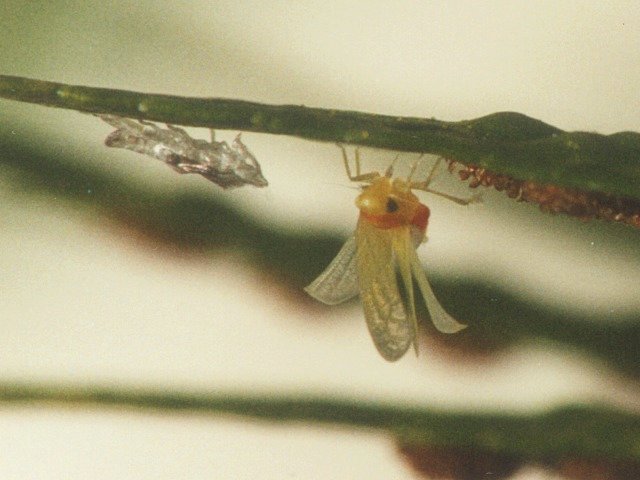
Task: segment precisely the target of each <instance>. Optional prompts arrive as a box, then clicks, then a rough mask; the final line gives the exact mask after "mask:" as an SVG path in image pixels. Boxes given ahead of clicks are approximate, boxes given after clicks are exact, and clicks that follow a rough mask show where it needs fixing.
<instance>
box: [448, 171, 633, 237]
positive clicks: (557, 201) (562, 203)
mask: <svg viewBox="0 0 640 480" xmlns="http://www.w3.org/2000/svg"><path fill="white" fill-rule="evenodd" d="M449 171H450V172H452V173H454V172H456V173H457V174H458V176H459V177H460V179H462V180H463V181H467V180H469V187H470V188H477V187H478V186H483V187H494V188H495V189H496V190H498V191H499V192H505V193H506V194H507V195H508V196H509V198H514V199H516V200H518V201H521V202H531V203H537V204H538V205H540V209H541V210H542V211H543V212H549V213H565V214H567V215H571V216H573V217H578V218H580V219H582V220H591V219H602V220H609V221H611V222H620V223H624V224H627V225H631V226H633V227H636V228H640V201H638V200H635V199H633V198H629V197H623V196H616V195H612V194H608V193H603V192H589V191H584V190H578V189H574V188H567V187H559V186H557V185H551V184H540V183H536V182H532V181H527V180H518V179H515V178H513V177H510V176H508V175H502V174H499V173H494V172H491V171H489V170H486V169H484V168H481V167H478V166H477V165H463V164H461V163H458V162H456V161H453V160H449Z"/></svg>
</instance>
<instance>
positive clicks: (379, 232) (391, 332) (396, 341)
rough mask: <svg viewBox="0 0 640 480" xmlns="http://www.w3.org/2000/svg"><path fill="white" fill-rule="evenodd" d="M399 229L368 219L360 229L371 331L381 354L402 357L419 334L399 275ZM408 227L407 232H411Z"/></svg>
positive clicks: (361, 271)
mask: <svg viewBox="0 0 640 480" xmlns="http://www.w3.org/2000/svg"><path fill="white" fill-rule="evenodd" d="M394 230H396V229H380V228H377V227H374V226H373V225H371V224H369V222H367V221H366V220H362V219H360V220H359V221H358V229H357V231H356V244H357V250H358V255H357V267H358V283H359V286H360V299H361V300H362V306H363V308H364V315H365V318H366V320H367V326H368V327H369V333H370V334H371V337H372V338H373V342H374V343H375V345H376V348H377V349H378V351H379V352H380V354H381V355H382V356H383V357H384V358H385V359H386V360H389V361H394V360H398V359H399V358H400V357H402V355H404V354H405V352H406V351H407V350H408V348H409V347H410V346H411V344H412V343H413V342H414V339H415V336H416V328H415V321H414V320H411V319H409V318H408V317H407V313H406V310H405V308H404V305H403V302H402V298H401V296H400V292H399V291H398V284H397V279H396V267H395V261H394V260H395V259H394V253H393V235H394V232H393V231H394ZM408 232H409V231H408V229H407V235H409V233H408Z"/></svg>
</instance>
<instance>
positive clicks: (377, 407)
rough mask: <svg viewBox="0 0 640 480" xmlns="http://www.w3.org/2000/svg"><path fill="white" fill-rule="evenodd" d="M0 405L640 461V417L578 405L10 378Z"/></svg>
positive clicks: (531, 456) (1, 387)
mask: <svg viewBox="0 0 640 480" xmlns="http://www.w3.org/2000/svg"><path fill="white" fill-rule="evenodd" d="M0 402H3V403H6V404H9V403H19V404H42V403H46V404H51V403H54V404H58V405H62V406H65V405H69V406H100V407H122V408H135V409H140V410H143V411H145V410H146V411H158V410H160V411H165V412H171V411H190V412H196V413H203V414H233V415H241V416H244V417H249V418H256V419H263V420H268V421H273V422H292V421H293V422H302V423H308V424H315V423H321V424H322V423H324V424H335V425H345V426H350V427H361V428H362V427H364V428H373V429H377V430H382V431H385V432H388V433H390V434H392V435H394V436H396V437H398V438H399V439H400V440H401V441H402V442H411V443H412V444H414V445H416V444H420V445H431V446H455V447H466V448H472V449H476V448H477V449H481V450H490V451H492V452H498V453H505V454H511V455H517V456H519V457H522V458H524V459H526V460H529V461H540V460H549V459H554V458H557V457H559V456H568V455H571V456H576V457H607V458H609V459H621V460H626V461H638V460H640V416H638V415H634V414H631V413H624V412H621V411H617V410H614V409H610V408H605V407H587V406H575V407H567V408H562V409H558V410H553V411H550V412H547V413H541V414H521V415H515V414H510V415H509V414H504V413H500V414H498V413H496V414H486V413H483V414H480V413H456V412H444V411H438V410H431V409H427V408H407V407H402V406H398V405H392V404H382V403H367V402H362V401H352V400H340V399H335V398H329V397H324V398H323V397H309V396H299V395H298V396H281V395H280V396H277V395H259V396H258V395H246V394H232V393H217V394H189V393H167V392H162V391H155V390H148V391H144V390H142V389H140V388H136V389H106V388H97V387H71V386H68V387H62V386H32V385H20V384H6V383H5V384H0Z"/></svg>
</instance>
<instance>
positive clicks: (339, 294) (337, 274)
mask: <svg viewBox="0 0 640 480" xmlns="http://www.w3.org/2000/svg"><path fill="white" fill-rule="evenodd" d="M305 291H306V292H307V293H308V294H309V295H311V296H312V297H313V298H315V299H316V300H320V301H321V302H322V303H326V304H327V305H336V304H338V303H342V302H344V301H346V300H349V299H350V298H353V297H355V296H356V295H358V273H357V271H356V239H355V237H351V238H350V239H349V240H347V242H346V243H345V244H344V246H343V247H342V248H341V249H340V251H339V252H338V255H336V258H334V259H333V261H332V262H331V263H330V264H329V266H328V267H327V268H326V269H325V270H324V272H322V273H321V274H320V275H319V276H318V278H316V279H315V280H314V281H313V282H312V283H311V284H310V285H309V286H307V287H305Z"/></svg>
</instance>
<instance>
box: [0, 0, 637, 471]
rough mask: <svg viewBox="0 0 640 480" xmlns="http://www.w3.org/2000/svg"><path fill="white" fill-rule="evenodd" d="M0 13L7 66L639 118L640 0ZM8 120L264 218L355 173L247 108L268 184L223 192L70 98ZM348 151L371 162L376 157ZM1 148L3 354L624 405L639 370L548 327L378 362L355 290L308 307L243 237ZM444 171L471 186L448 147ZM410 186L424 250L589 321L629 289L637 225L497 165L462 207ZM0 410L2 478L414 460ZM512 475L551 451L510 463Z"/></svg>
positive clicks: (407, 105)
mask: <svg viewBox="0 0 640 480" xmlns="http://www.w3.org/2000/svg"><path fill="white" fill-rule="evenodd" d="M0 32H2V35H1V37H0V73H4V74H10V75H22V76H28V77H34V78H40V79H46V80H52V81H61V82H66V83H72V84H81V85H89V86H101V87H110V88H120V89H131V90H138V91H145V92H154V93H169V94H177V95H188V96H211V97H213V96H215V97H229V98H238V99H245V100H253V101H259V102H265V103H275V104H278V103H289V104H304V105H308V106H317V107H326V108H337V109H347V110H361V111H367V112H376V113H385V114H392V115H403V116H417V117H435V118H438V119H442V120H463V119H470V118H476V117H480V116H483V115H486V114H489V113H493V112H497V111H506V110H511V111H517V112H521V113H524V114H527V115H529V116H532V117H535V118H538V119H541V120H543V121H545V122H547V123H550V124H552V125H555V126H557V127H560V128H562V129H565V130H589V131H598V132H601V133H613V132H617V131H621V130H635V131H640V109H639V108H638V97H639V95H638V85H640V48H639V47H640V44H639V43H638V39H639V38H640V5H638V3H637V2H632V1H630V2H624V1H618V2H581V1H575V2H570V1H560V2H558V1H553V2H551V1H549V2H544V1H539V2H538V1H536V2H526V3H525V2H511V1H502V2H499V1H495V2H475V1H458V2H419V1H416V2H379V1H368V2H345V1H338V2H331V1H326V0H325V1H322V2H319V1H318V2H315V1H296V2H284V1H280V2H277V1H275V2H274V1H269V2H267V1H245V2H231V1H216V2H213V1H193V2H167V1H148V0H147V1H137V2H124V1H79V0H77V1H50V2H24V1H17V0H4V2H2V5H0ZM0 129H2V130H4V131H5V132H6V131H11V132H12V133H14V132H15V135H16V136H17V137H21V136H23V135H25V134H27V133H28V134H29V135H32V132H34V131H36V132H38V134H37V136H36V137H35V138H28V139H25V141H28V142H31V143H37V144H41V145H43V146H45V147H46V148H49V149H51V151H52V152H55V153H56V154H64V155H69V156H73V157H75V158H76V159H77V162H78V163H79V164H83V165H86V164H89V165H94V166H95V168H96V169H102V170H108V171H115V172H116V173H117V174H118V175H121V176H122V178H131V179H135V180H138V181H140V182H143V183H145V184H146V185H147V186H156V187H157V188H158V189H163V190H165V191H176V192H184V191H197V192H204V193H205V194H206V195H211V196H212V197H216V198H224V199H226V200H227V201H228V202H229V203H231V204H232V205H234V206H236V207H239V208H242V209H243V210H244V211H245V212H246V215H247V216H248V217H250V218H256V219H260V221H261V222H263V223H264V224H268V225H272V226H281V227H283V228H285V227H287V228H293V229H297V230H301V231H307V230H309V231H311V230H326V231H329V232H333V233H337V234H340V235H343V236H344V237H345V238H346V237H347V236H348V235H349V234H350V232H351V231H352V230H353V228H354V225H355V221H356V217H357V212H356V210H355V207H354V206H353V198H354V195H355V191H354V190H352V189H351V188H350V187H351V186H350V185H349V182H348V181H347V179H346V176H345V174H344V172H343V167H342V164H341V161H340V157H339V151H338V149H337V148H336V147H335V146H333V145H331V144H318V143H313V142H308V141H303V140H299V139H294V138H287V137H276V136H269V135H259V134H250V133H246V134H244V135H243V139H244V141H245V143H246V144H247V145H248V146H249V148H250V149H251V150H252V151H253V153H254V154H255V155H256V157H258V159H259V160H260V162H261V164H262V168H263V172H264V174H265V176H266V177H267V178H268V180H269V182H270V186H269V187H268V189H265V190H259V189H250V188H246V189H242V190H237V191H231V192H221V191H219V189H217V187H216V186H214V185H213V184H210V183H207V182H206V181H205V180H203V179H202V178H200V177H187V176H182V177H180V176H177V175H175V174H174V173H172V172H171V171H170V170H169V169H168V168H167V167H166V166H164V165H162V164H160V163H159V162H156V161H154V160H151V159H148V158H143V157H141V156H136V155H135V154H133V153H131V152H124V151H112V150H108V149H106V147H104V146H103V139H104V137H105V136H106V134H107V133H109V131H110V127H109V126H107V125H106V124H102V123H101V122H100V121H98V120H97V119H95V118H92V117H89V116H87V115H82V114H79V113H75V112H72V111H63V110H55V109H47V108H43V107H38V106H33V105H26V104H24V105H22V104H18V103H12V102H7V101H0ZM190 132H192V133H193V134H194V135H198V136H201V137H205V138H206V136H207V132H206V131H205V130H197V129H191V130H190ZM235 133H236V132H219V135H218V136H219V137H220V138H225V139H232V138H233V136H234V135H235ZM363 155H364V158H365V159H366V162H367V163H369V164H371V165H374V166H376V167H377V168H381V167H382V166H384V165H385V164H386V162H388V161H389V160H390V158H392V157H393V154H392V153H390V152H381V151H373V150H364V152H363ZM401 158H406V159H407V160H408V159H410V158H413V157H411V156H410V155H407V156H405V157H401ZM612 161H615V160H614V159H612ZM4 170H6V169H0V173H3V171H4ZM6 173H7V174H6V175H4V174H3V175H2V176H0V198H1V200H2V201H1V202H0V212H1V219H0V245H2V248H0V271H1V272H2V273H1V274H0V295H1V300H0V321H1V325H2V332H3V333H2V335H0V377H1V378H0V380H5V381H6V380H17V381H34V382H35V381H59V382H72V383H77V384H84V383H91V384H99V385H105V386H116V385H117V386H143V387H144V386H149V387H160V388H167V389H173V388H181V389H190V390H197V391H226V390H233V391H249V392H262V391H264V392H282V393H286V392H302V393H313V394H318V395H327V396H332V395H340V396H344V397H347V398H356V399H358V398H366V399H373V400H378V399H379V400H387V401H395V402H398V403H405V404H412V405H426V406H433V407H446V408H456V409H469V410H473V409H478V408H483V409H491V410H512V411H530V410H538V409H543V408H546V407H549V406H555V405H561V404H565V403H570V402H575V401H578V400H579V401H600V402H608V403H611V404H614V405H619V406H624V407H625V408H635V409H638V405H640V389H639V388H638V386H637V383H635V384H634V383H631V382H629V381H627V380H625V379H623V378H621V377H620V376H619V375H618V374H617V373H614V372H613V371H611V370H609V369H607V368H606V367H603V365H601V364H599V363H595V362H592V361H590V360H588V359H587V358H586V356H584V355H582V354H578V353H575V352H573V351H567V350H565V349H563V348H561V347H558V346H556V347H550V346H548V345H538V344H531V345H526V346H524V347H523V348H520V349H517V350H509V351H507V352H504V353H503V355H501V356H500V357H499V358H497V359H495V360H492V361H487V362H482V363H479V364H476V363H469V362H467V363H460V362H456V361H454V360H453V359H452V357H451V356H448V355H443V354H442V353H441V352H440V353H438V352H435V353H434V352H429V351H426V350H425V349H423V352H422V356H421V357H420V358H418V359H416V358H415V356H413V355H407V356H406V357H405V358H404V359H403V360H401V361H400V362H399V363H395V364H387V363H386V362H384V361H383V360H382V359H381V358H380V357H379V356H378V354H377V352H376V351H375V348H374V347H373V344H372V342H371V340H370V338H369V335H368V333H367V331H366V327H365V325H364V320H363V318H362V312H361V310H360V309H359V307H358V305H357V304H355V303H354V304H350V305H349V306H347V307H344V308H340V307H336V308H332V309H326V308H320V307H318V308H317V309H316V308H309V305H305V304H303V303H301V302H300V301H291V299H290V298H289V295H288V294H287V295H283V294H282V289H283V288H284V287H281V286H279V285H269V284H266V282H265V279H264V276H262V275H261V274H259V273H258V272H257V271H256V269H255V268H254V267H252V266H251V264H250V262H249V260H248V259H244V258H241V257H240V256H238V255H233V254H227V255H223V256H219V257H215V258H210V257H207V256H204V255H191V254H185V255H180V254H178V255H176V254H175V252H171V251H169V250H167V249H165V248H160V247H155V246H154V245H153V243H149V242H146V241H144V240H140V239H139V238H136V236H135V235H132V234H131V232H130V231H128V230H127V229H125V228H121V227H118V226H117V225H114V224H113V223H109V222H105V221H104V219H103V218H102V217H100V216H96V215H92V214H91V213H90V212H89V211H87V210H82V209H79V208H69V204H68V203H66V202H64V201H62V200H60V201H58V200H57V199H56V198H53V197H51V196H44V195H43V196H33V195H31V194H26V193H24V192H22V191H21V190H20V189H19V188H16V187H15V185H14V184H13V182H12V176H11V173H10V172H8V171H7V172H6ZM438 188H440V189H441V190H447V191H450V192H453V193H456V194H459V195H464V194H466V187H465V186H464V184H462V183H461V182H458V181H457V180H456V179H455V178H454V177H453V176H450V175H449V174H446V173H445V174H443V175H441V177H440V178H439V179H438ZM424 199H425V201H427V202H428V203H429V206H430V207H431V209H432V217H431V218H432V220H431V222H430V226H429V242H428V243H427V245H426V246H424V247H423V248H422V249H421V254H422V257H423V259H424V262H425V265H428V266H429V270H430V271H431V272H434V273H435V274H441V275H444V274H445V273H447V272H449V274H450V275H451V276H455V275H457V274H460V275H464V276H466V277H471V278H478V279H485V280H486V281H487V282H488V283H491V284H492V285H497V286H499V287H501V288H504V289H507V290H508V291H510V292H512V293H513V294H515V295H520V296H527V297H528V298H530V299H531V301H533V302H537V303H539V304H541V305H547V306H548V305H552V306H554V307H558V308H560V309H569V310H571V311H574V312H578V313H580V314H582V315H584V316H585V318H586V319H587V320H588V321H607V322H616V321H621V320H620V319H622V318H625V316H628V315H630V314H633V313H634V312H638V311H640V296H638V294H637V285H638V284H640V268H639V266H640V246H639V243H638V240H639V239H640V232H637V231H634V230H632V229H630V228H628V227H621V226H617V225H609V224H605V223H603V222H591V223H583V222H581V221H579V220H576V219H572V218H568V217H562V216H549V215H545V214H542V213H540V212H539V211H538V210H537V208H535V207H533V206H530V205H524V204H516V203H515V202H512V201H510V200H508V199H507V198H506V197H505V196H503V195H500V194H498V193H495V192H489V191H488V192H486V193H485V194H484V205H481V206H472V207H468V208H462V207H459V206H457V205H455V204H452V203H449V202H446V201H443V200H441V199H438V198H424ZM470 301H472V299H470ZM0 432H2V435H0V478H3V479H12V478H16V479H18V478H20V479H24V478H52V479H62V478H78V479H80V478H94V479H107V478H120V479H127V478H132V479H133V478H154V479H155V478H167V479H168V478H176V477H177V478H238V479H254V478H261V479H280V478H292V479H293V478H300V479H329V478H331V479H351V478H367V479H389V478H415V474H414V473H413V472H412V471H411V470H410V468H409V467H408V466H407V465H406V463H405V462H404V461H403V460H402V458H401V457H400V456H399V455H397V453H396V452H395V450H394V446H393V443H392V440H391V439H389V438H387V437H385V436H384V435H381V434H377V433H375V432H374V433H370V432H366V431H356V432H353V431H350V430H348V429H343V428H321V427H313V428H307V427H304V426H301V425H298V426H289V425H285V426H274V425H271V424H265V423H254V422H252V421H250V420H242V419H232V418H227V417H220V418H215V417H213V418H211V417H199V416H196V415H194V416H190V415H169V416H161V415H159V414H157V415H155V414H136V413H121V412H117V411H104V410H89V411H71V410H56V409H32V408H29V409H27V408H5V407H3V409H2V410H0ZM516 478H518V479H522V480H524V479H542V478H556V477H554V476H553V474H551V473H549V472H545V471H542V470H539V469H526V470H524V471H521V472H520V473H519V474H518V475H517V477H516Z"/></svg>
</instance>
